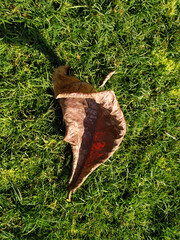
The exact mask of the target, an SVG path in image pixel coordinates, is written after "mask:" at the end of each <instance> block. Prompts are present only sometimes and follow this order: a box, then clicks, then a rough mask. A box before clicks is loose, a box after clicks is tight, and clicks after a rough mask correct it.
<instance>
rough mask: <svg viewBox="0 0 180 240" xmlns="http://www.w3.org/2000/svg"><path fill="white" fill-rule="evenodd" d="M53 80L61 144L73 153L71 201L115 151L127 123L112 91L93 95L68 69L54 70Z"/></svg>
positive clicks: (84, 83)
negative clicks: (61, 123) (60, 116)
mask: <svg viewBox="0 0 180 240" xmlns="http://www.w3.org/2000/svg"><path fill="white" fill-rule="evenodd" d="M52 80H53V87H54V94H55V98H56V99H58V100H59V103H60V105H61V107H62V111H63V118H64V121H65V124H66V136H65V138H64V141H66V142H68V143H70V145H71V148H72V152H73V166H72V175H71V178H70V181H69V192H68V200H70V196H71V193H72V192H75V190H76V189H77V188H78V187H80V186H81V184H82V183H83V182H84V181H85V179H86V178H87V177H88V176H89V174H91V173H92V172H93V171H94V170H95V169H96V168H97V167H98V166H100V165H101V164H102V163H104V162H105V161H106V160H107V159H108V158H109V157H111V156H112V154H113V153H114V152H115V151H116V149H117V148H118V146H119V145H120V143H121V141H122V139H123V137H124V135H125V132H126V122H125V119H124V116H123V113H122V111H121V109H120V107H119V104H118V101H117V99H116V96H115V94H114V92H113V91H102V92H96V90H95V89H94V87H93V86H91V85H90V84H88V83H86V82H81V81H80V80H79V79H77V78H75V77H73V76H70V75H69V66H60V67H58V68H57V69H55V71H54V74H53V77H52Z"/></svg>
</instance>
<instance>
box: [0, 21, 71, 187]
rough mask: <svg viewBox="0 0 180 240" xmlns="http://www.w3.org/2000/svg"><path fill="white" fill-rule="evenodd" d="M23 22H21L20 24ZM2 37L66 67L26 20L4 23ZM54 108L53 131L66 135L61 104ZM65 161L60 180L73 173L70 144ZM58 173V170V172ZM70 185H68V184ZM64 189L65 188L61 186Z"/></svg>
mask: <svg viewBox="0 0 180 240" xmlns="http://www.w3.org/2000/svg"><path fill="white" fill-rule="evenodd" d="M20 21H21V22H20ZM0 37H1V38H2V41H4V42H5V43H6V44H14V45H21V46H25V45H28V47H29V48H30V49H36V50H38V51H39V52H41V53H43V54H44V55H45V57H46V58H47V59H48V60H49V62H50V64H51V65H52V67H54V68H56V67H58V66H59V65H65V62H63V61H61V60H60V58H59V57H58V55H57V53H56V52H55V51H54V50H53V48H52V47H51V46H50V45H49V44H48V42H47V40H46V39H45V38H44V37H43V36H42V35H41V33H40V31H39V30H38V29H37V27H35V26H34V24H33V23H27V22H26V20H25V21H24V22H22V19H18V18H17V19H13V21H12V23H9V22H5V21H4V22H3V23H1V24H0ZM47 94H49V95H52V96H53V97H54V92H53V90H52V88H48V89H47ZM53 107H54V109H55V120H54V122H53V129H54V132H55V133H56V134H59V135H62V134H63V136H64V135H65V124H64V123H63V115H62V111H61V108H60V106H59V103H58V102H57V100H55V99H54V102H53ZM64 155H65V160H64V161H63V163H62V171H61V172H60V173H59V174H58V173H57V174H58V179H62V178H63V176H69V175H70V171H71V167H70V165H71V161H72V152H71V147H70V145H69V144H68V145H67V146H66V147H65V149H64ZM54 164H55V168H56V169H58V164H59V160H58V161H57V162H56V160H55V162H54ZM57 172H58V170H57ZM67 185H68V184H67ZM61 187H63V186H61Z"/></svg>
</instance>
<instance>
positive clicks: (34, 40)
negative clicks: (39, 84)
mask: <svg viewBox="0 0 180 240" xmlns="http://www.w3.org/2000/svg"><path fill="white" fill-rule="evenodd" d="M0 38H1V39H2V41H3V42H5V43H6V44H16V45H28V46H29V47H30V48H33V49H36V50H38V51H39V52H41V53H43V54H44V55H45V57H46V58H47V59H48V60H49V61H50V63H51V65H52V66H54V67H58V66H59V65H62V64H64V62H62V61H61V60H60V58H59V57H58V55H57V53H56V52H55V51H54V49H53V48H52V47H51V46H50V45H49V44H48V42H47V40H46V39H45V37H43V36H42V35H41V33H40V31H39V29H38V28H37V27H36V26H35V25H34V24H33V23H27V21H26V20H24V22H23V21H22V19H21V22H20V19H18V18H14V19H13V20H12V22H11V23H10V22H6V21H3V22H2V23H1V24H0Z"/></svg>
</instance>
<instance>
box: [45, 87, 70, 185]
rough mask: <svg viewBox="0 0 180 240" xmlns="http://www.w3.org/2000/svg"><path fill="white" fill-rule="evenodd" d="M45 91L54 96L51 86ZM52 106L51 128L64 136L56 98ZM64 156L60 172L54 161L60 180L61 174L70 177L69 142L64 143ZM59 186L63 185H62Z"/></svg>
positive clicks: (63, 125)
mask: <svg viewBox="0 0 180 240" xmlns="http://www.w3.org/2000/svg"><path fill="white" fill-rule="evenodd" d="M47 93H48V94H49V95H52V96H54V92H53V90H52V89H51V88H48V89H47ZM53 108H54V109H55V120H54V122H53V129H54V131H55V133H56V134H58V135H63V136H65V134H66V129H65V123H64V121H63V113H62V109H61V107H60V105H59V103H58V101H57V100H56V99H54V101H53ZM64 156H65V158H64V161H63V162H62V171H61V172H60V173H58V165H59V160H58V161H56V160H55V161H54V163H55V168H56V173H57V177H58V180H62V178H63V176H66V177H67V176H68V178H70V173H71V166H72V160H73V158H72V151H71V146H70V144H67V145H66V147H65V149H64ZM60 185H61V184H60ZM61 187H64V185H63V186H61ZM67 187H68V183H67V184H66V187H65V188H67Z"/></svg>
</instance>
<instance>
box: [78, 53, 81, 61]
mask: <svg viewBox="0 0 180 240" xmlns="http://www.w3.org/2000/svg"><path fill="white" fill-rule="evenodd" d="M77 59H78V60H79V61H81V58H80V56H79V53H78V52H77Z"/></svg>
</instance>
